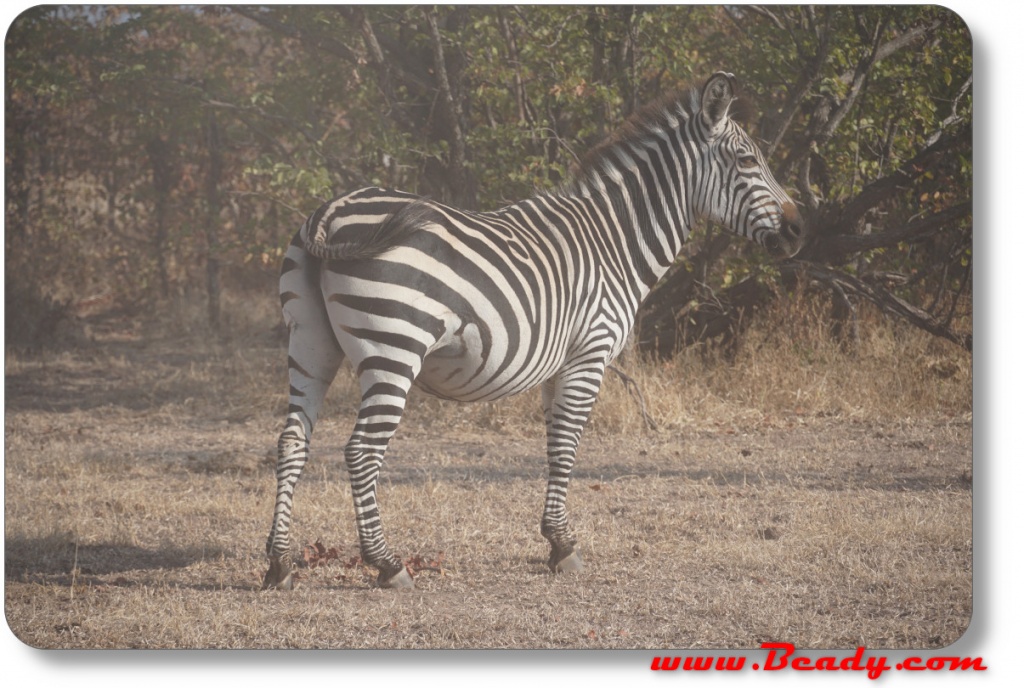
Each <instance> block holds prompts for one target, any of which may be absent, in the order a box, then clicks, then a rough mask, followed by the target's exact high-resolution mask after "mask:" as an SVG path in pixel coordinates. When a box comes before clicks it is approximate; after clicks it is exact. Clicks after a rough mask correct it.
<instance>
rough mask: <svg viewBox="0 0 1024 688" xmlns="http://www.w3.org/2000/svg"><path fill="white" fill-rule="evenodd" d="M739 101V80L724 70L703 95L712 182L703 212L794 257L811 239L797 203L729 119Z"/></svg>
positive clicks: (702, 116) (708, 182)
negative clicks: (737, 98) (808, 237)
mask: <svg viewBox="0 0 1024 688" xmlns="http://www.w3.org/2000/svg"><path fill="white" fill-rule="evenodd" d="M734 100H736V79H735V77H734V76H733V75H732V74H729V73H727V72H718V73H716V74H715V75H714V76H712V77H711V78H710V79H708V81H707V83H706V84H704V88H703V90H702V91H701V94H700V122H701V125H702V131H703V134H704V136H705V143H706V147H705V151H706V155H708V158H709V159H708V161H707V162H708V164H707V165H706V166H704V169H705V170H707V171H708V172H707V174H709V175H710V176H711V178H710V179H708V180H705V184H704V188H705V189H707V197H705V198H703V199H702V201H703V203H701V204H700V205H698V211H699V212H700V213H701V214H702V215H704V216H705V217H707V218H708V219H710V220H711V221H713V222H717V223H719V224H722V225H724V226H726V227H728V228H729V229H731V230H732V231H734V232H736V233H737V234H739V235H741V236H745V237H747V238H748V239H753V240H754V241H756V242H757V243H758V244H760V245H761V246H763V247H764V248H765V250H767V251H768V253H770V254H771V255H772V256H775V257H786V258H788V257H789V256H792V255H793V254H795V253H796V252H797V251H799V250H800V248H801V247H802V246H803V244H804V241H805V239H806V233H805V232H804V224H803V218H801V216H800V212H799V211H798V210H797V207H796V204H795V203H794V202H793V199H792V198H790V197H789V194H787V193H786V192H785V191H784V190H783V189H782V187H781V186H779V183H778V182H777V181H776V180H775V177H774V176H773V175H772V173H771V170H770V169H769V168H768V163H767V161H766V160H765V158H764V155H763V154H762V153H761V150H760V149H759V148H758V147H757V145H756V144H755V143H754V142H753V140H751V138H750V136H748V135H747V133H746V132H745V131H743V129H742V128H741V127H740V126H739V124H737V123H736V122H734V121H733V120H732V119H731V118H730V117H729V108H730V105H731V104H732V103H733V101H734Z"/></svg>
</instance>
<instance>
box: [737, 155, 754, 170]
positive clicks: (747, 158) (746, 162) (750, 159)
mask: <svg viewBox="0 0 1024 688" xmlns="http://www.w3.org/2000/svg"><path fill="white" fill-rule="evenodd" d="M739 163H740V167H757V158H756V157H754V156H753V155H741V156H740V157H739Z"/></svg>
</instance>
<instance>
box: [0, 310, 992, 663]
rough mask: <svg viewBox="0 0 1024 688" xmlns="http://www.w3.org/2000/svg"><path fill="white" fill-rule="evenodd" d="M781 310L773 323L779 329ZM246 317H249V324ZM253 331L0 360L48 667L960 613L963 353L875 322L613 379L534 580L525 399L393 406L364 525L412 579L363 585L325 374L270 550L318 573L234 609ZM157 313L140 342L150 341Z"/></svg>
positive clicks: (23, 597)
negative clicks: (551, 557)
mask: <svg viewBox="0 0 1024 688" xmlns="http://www.w3.org/2000/svg"><path fill="white" fill-rule="evenodd" d="M798 306H800V304H793V305H792V310H793V313H797V312H798V311H799V308H798ZM266 313H270V311H269V310H268V311H266ZM271 317H272V316H271V315H264V311H262V310H259V309H252V310H250V311H249V314H248V315H247V316H246V318H248V321H246V322H236V323H233V327H232V332H233V334H232V335H230V336H229V337H228V338H227V339H226V340H225V342H224V343H221V344H210V343H203V342H202V340H201V339H200V338H198V337H195V336H185V335H181V334H180V332H182V331H184V328H185V327H187V326H189V325H192V324H194V323H195V322H196V316H195V314H193V313H190V312H189V311H187V310H183V311H182V312H180V313H179V314H178V315H176V316H175V317H174V318H172V319H170V320H169V321H167V322H165V324H164V326H163V327H162V328H160V329H159V330H152V329H146V328H142V329H140V328H139V327H138V326H137V325H136V324H134V323H122V325H121V326H120V327H118V328H113V329H109V328H108V329H105V330H99V329H98V330H97V338H98V339H99V340H100V342H99V344H97V345H94V346H88V347H83V348H81V349H79V350H77V351H75V352H73V353H66V354H59V355H52V354H51V355H48V356H45V357H42V358H37V359H31V360H27V359H21V358H18V357H16V356H10V355H9V356H8V358H7V365H6V403H7V407H6V413H5V447H6V458H5V479H6V495H5V496H6V499H5V509H6V513H5V528H6V532H5V558H6V569H5V570H6V599H5V605H6V615H7V620H8V623H9V625H10V627H11V628H12V630H13V631H14V632H15V633H16V634H17V635H18V637H19V638H21V639H22V640H24V641H25V642H26V643H28V644H30V645H33V646H36V647H49V648H72V647H74V648H99V647H152V648H171V647H176V648H182V647H188V648H197V647H308V648H312V647H335V648H341V647H344V648H370V647H373V648H413V647H415V648H425V647H430V648H465V647H487V648H505V647H515V648H693V647H756V646H758V644H759V643H760V642H762V641H764V640H767V639H775V640H778V639H784V640H787V641H790V642H793V643H795V644H797V645H798V646H802V647H820V648H837V647H853V646H856V645H865V646H869V647H877V648H903V647H912V648H926V647H939V646H944V645H947V644H949V643H951V642H953V641H954V640H956V638H958V637H959V636H960V634H961V633H962V632H963V631H964V630H965V629H966V626H967V624H968V622H969V620H970V614H971V601H972V598H971V584H972V569H971V567H972V541H971V475H972V463H971V438H972V428H971V377H970V376H971V364H970V363H971V362H970V358H969V357H968V356H965V355H964V354H962V353H961V352H958V351H956V350H954V349H953V348H952V347H947V346H946V345H945V344H943V343H941V342H936V341H935V340H933V339H930V338H927V337H924V336H921V335H918V334H916V333H913V332H908V331H901V330H898V329H894V328H891V327H884V326H880V325H879V326H875V327H871V328H870V329H869V330H868V329H867V328H866V330H867V331H869V332H870V334H868V335H866V336H865V341H864V342H862V348H861V350H860V352H859V354H858V355H857V356H855V357H851V356H849V355H847V354H845V353H843V352H842V351H840V350H839V349H838V348H837V347H835V346H834V345H832V344H831V343H829V342H828V340H827V337H824V336H821V333H820V332H817V329H818V328H819V325H818V324H817V322H816V321H815V320H814V319H813V318H804V319H801V318H800V317H798V316H797V315H790V316H788V317H786V318H783V320H782V321H783V322H786V323H788V324H787V325H786V327H785V328H783V329H780V330H774V331H768V330H767V328H766V327H765V326H763V325H758V326H755V328H754V330H753V331H752V332H751V334H750V335H749V336H748V337H747V338H746V340H745V342H744V344H743V346H741V347H740V350H739V351H738V353H737V356H736V359H735V360H734V361H732V362H725V361H722V360H718V359H715V358H710V359H709V358H706V357H702V356H701V355H700V354H699V353H696V352H695V353H692V354H686V355H684V356H681V357H680V358H679V359H678V360H676V361H673V362H672V363H670V364H665V365H655V364H645V363H642V362H640V361H637V360H629V361H626V362H624V363H622V368H623V369H624V370H625V371H626V372H627V373H628V374H629V375H631V376H632V377H633V378H634V379H635V380H636V381H637V382H638V384H639V386H640V388H641V389H642V390H643V392H644V395H645V398H646V401H647V404H648V407H649V410H650V412H651V414H652V415H653V416H654V419H655V420H656V421H657V423H658V424H659V430H658V431H657V432H648V431H645V430H643V429H642V424H641V422H640V417H639V413H638V411H637V409H636V404H635V402H634V401H633V400H632V399H631V398H630V397H629V395H628V394H627V393H626V390H625V388H624V387H623V385H622V384H620V382H619V381H618V380H616V379H614V378H609V379H608V381H607V382H606V385H605V389H604V391H603V393H602V398H601V401H600V402H599V404H598V407H597V409H596V411H595V414H594V418H593V421H592V424H591V428H590V429H589V431H588V433H587V434H586V435H585V438H584V443H583V448H582V452H581V457H580V461H579V463H578V467H577V470H576V472H575V473H574V483H573V490H572V492H571V493H570V509H571V513H572V517H573V520H574V526H575V529H576V531H577V533H578V535H579V539H580V544H581V550H582V553H583V556H584V559H585V560H586V563H587V567H588V568H587V570H586V571H584V572H583V573H581V574H577V575H569V576H554V575H551V574H550V573H548V571H547V569H546V566H545V564H544V561H545V560H546V557H547V550H546V543H545V542H544V541H543V539H542V538H541V537H540V534H539V521H540V510H541V506H542V502H543V482H544V462H543V459H542V453H543V439H542V437H541V427H542V422H541V420H540V414H539V411H538V409H537V406H538V405H539V404H538V400H537V398H536V396H535V395H533V394H527V395H523V396H522V397H520V398H517V399H513V400H509V401H507V402H504V403H498V404H479V405H467V406H463V405H454V404H448V403H444V402H439V401H436V400H433V399H430V398H427V397H425V396H422V395H417V396H415V397H414V399H413V400H412V402H411V404H410V409H409V413H408V415H407V418H406V421H405V423H404V424H403V426H402V428H401V430H400V432H399V436H398V437H397V438H396V440H395V442H394V444H393V445H392V449H391V451H390V452H389V455H388V461H387V465H386V467H385V471H384V477H383V482H382V495H383V497H382V499H383V508H384V518H385V524H386V527H387V531H388V534H389V538H390V539H391V540H392V543H393V546H394V547H395V549H396V550H397V551H398V552H400V553H403V554H404V555H406V556H408V557H410V560H413V559H414V558H416V557H418V558H419V559H418V560H416V561H414V563H417V564H419V563H425V564H433V567H432V568H428V569H424V570H421V571H419V572H418V574H417V576H416V582H417V589H416V590H415V591H414V592H411V593H396V592H393V591H383V590H378V589H374V588H372V587H371V585H370V582H371V580H372V572H371V571H368V570H366V569H365V568H364V567H363V566H361V565H359V564H358V563H355V562H353V561H352V557H353V556H354V554H355V553H356V550H355V546H354V527H353V515H352V506H351V500H350V496H349V490H348V485H347V481H346V479H345V477H344V472H343V466H342V462H341V458H340V454H341V452H340V449H341V446H342V445H343V443H344V441H345V440H346V439H347V432H348V429H349V428H350V427H351V423H352V418H353V415H354V410H355V406H354V399H355V398H356V396H357V395H356V394H355V389H354V386H353V382H352V376H351V375H350V374H349V373H348V372H347V371H346V372H344V373H343V374H342V376H341V377H340V378H339V380H338V383H337V385H336V388H335V389H334V390H333V391H332V395H331V397H330V403H329V407H328V409H327V413H326V417H325V418H324V420H323V422H322V423H321V425H320V426H319V428H318V431H317V437H316V442H315V456H314V460H313V461H312V462H311V464H310V466H309V467H308V468H307V472H306V474H305V475H304V476H303V479H302V482H301V483H300V486H299V489H298V493H297V505H296V513H295V516H296V524H295V536H296V538H297V540H298V542H300V543H313V542H315V541H318V540H319V541H321V542H322V543H323V544H324V545H325V546H326V547H328V548H330V547H334V548H336V549H337V553H338V554H339V556H338V558H336V559H331V560H329V561H326V562H324V564H323V565H322V566H318V567H316V568H307V569H305V570H303V571H302V572H301V573H302V581H301V586H300V588H299V589H298V590H296V591H295V592H293V593H290V594H284V593H263V592H259V591H258V587H259V583H260V580H261V577H262V574H263V571H264V568H265V561H264V556H263V553H262V550H263V543H264V538H265V537H266V530H267V528H268V527H269V524H270V514H271V510H272V505H273V491H274V484H273V460H274V451H275V444H276V435H277V431H278V429H279V427H280V424H281V419H282V415H283V411H284V408H285V406H286V399H285V391H286V383H285V374H284V373H285V370H284V354H283V351H282V350H281V349H280V348H279V347H278V345H277V343H276V342H275V340H274V336H273V335H272V334H271V333H270V324H269V323H271V322H273V321H272V320H271ZM168 323H169V324H168Z"/></svg>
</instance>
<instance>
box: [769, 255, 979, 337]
mask: <svg viewBox="0 0 1024 688" xmlns="http://www.w3.org/2000/svg"><path fill="white" fill-rule="evenodd" d="M779 267H781V268H784V269H785V268H789V269H793V270H802V271H804V272H805V273H806V274H808V275H810V276H811V277H813V278H814V279H817V280H820V281H822V282H825V283H826V284H828V285H829V287H830V288H832V289H836V288H841V289H842V290H843V291H844V292H846V293H848V294H854V295H856V296H859V297H860V298H863V299H867V300H868V301H870V302H871V303H873V304H875V305H876V306H878V307H879V308H881V309H882V310H883V311H884V312H886V313H889V314H891V315H895V316H896V317H899V318H902V319H904V320H906V321H907V322H909V323H910V324H912V325H914V326H915V327H919V328H921V329H922V330H925V331H926V332H930V333H931V334H934V335H936V336H938V337H942V338H943V339H948V340H949V341H951V342H953V343H954V344H956V345H957V346H960V347H963V348H964V349H966V350H967V351H971V350H972V348H973V336H972V335H971V334H970V333H967V334H961V333H958V332H954V331H953V330H951V329H950V328H949V327H947V326H946V325H944V324H943V323H941V322H939V320H938V319H936V318H935V317H934V316H932V315H931V314H930V313H928V312H926V311H924V310H922V309H920V308H918V307H917V306H915V305H913V304H912V303H910V302H908V301H905V300H904V299H901V298H900V297H898V296H896V295H895V294H893V293H891V292H889V291H887V290H885V289H883V288H881V287H878V286H875V285H872V284H869V283H867V282H865V281H863V280H861V279H858V278H856V277H854V276H853V275H849V274H847V273H845V272H841V271H839V270H834V269H832V268H829V267H826V266H824V265H820V264H818V263H810V262H807V261H803V260H790V261H786V262H784V263H782V264H780V266H779Z"/></svg>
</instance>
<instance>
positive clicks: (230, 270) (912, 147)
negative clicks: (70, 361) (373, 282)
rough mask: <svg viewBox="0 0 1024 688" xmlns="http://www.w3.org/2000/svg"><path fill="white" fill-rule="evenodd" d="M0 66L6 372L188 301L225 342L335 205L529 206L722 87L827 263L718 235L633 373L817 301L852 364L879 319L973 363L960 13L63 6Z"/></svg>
mask: <svg viewBox="0 0 1024 688" xmlns="http://www.w3.org/2000/svg"><path fill="white" fill-rule="evenodd" d="M5 50H6V72H7V73H6V81H7V90H6V101H5V106H6V113H7V114H6V158H5V166H6V175H5V198H6V206H5V213H6V232H5V249H6V257H5V260H6V268H7V270H6V283H5V287H6V297H5V317H6V325H7V342H6V343H7V345H8V347H9V348H10V347H14V348H18V349H27V350H32V349H38V348H40V347H44V346H62V345H66V340H67V339H68V338H67V337H66V336H65V335H67V334H68V333H71V334H75V333H76V332H78V331H79V330H80V329H81V325H82V323H83V321H82V320H81V317H83V316H87V315H89V314H92V313H96V312H108V313H109V312H119V313H123V314H125V315H127V316H129V317H134V316H136V315H139V314H144V313H147V312H156V311H160V310H165V309H166V308H167V305H168V304H169V303H181V302H188V303H202V304H203V307H204V310H205V317H204V318H203V320H205V322H206V326H207V327H209V328H211V329H212V330H218V329H219V330H221V331H223V330H224V329H225V328H227V327H230V325H231V324H232V322H234V321H233V320H232V319H233V318H235V319H237V318H238V317H240V316H239V315H238V314H237V309H234V308H232V307H231V304H232V301H231V295H232V294H238V293H246V292H250V293H256V294H259V295H266V297H267V298H272V297H271V296H270V295H271V294H272V293H273V289H274V287H273V284H274V281H275V278H276V270H277V265H278V262H279V260H278V259H279V257H280V255H281V253H282V249H283V247H284V246H285V245H286V243H287V241H288V239H289V238H290V235H291V234H292V232H293V231H294V230H295V228H296V227H297V226H298V224H299V223H300V222H301V221H302V219H303V218H304V216H305V215H306V214H307V213H309V212H310V211H312V210H313V209H315V208H316V207H317V206H318V205H319V204H320V203H321V202H322V201H323V200H325V199H327V198H330V197H332V196H333V195H335V194H337V193H341V192H343V191H346V190H350V189H352V188H355V187H358V186H360V185H366V184H381V185H386V186H395V187H400V188H403V189H406V190H410V191H413V192H416V193H420V194H425V195H430V196H432V197H434V198H438V199H441V200H444V201H449V202H452V203H455V204H458V205H461V206H463V207H467V208H493V207H495V206H498V205H501V204H503V203H506V202H509V201H514V200H518V199H520V198H522V197H524V196H527V195H529V194H531V193H533V192H535V191H536V190H538V189H547V188H550V187H552V186H554V185H556V184H557V183H558V182H559V181H560V180H561V179H562V178H563V177H564V176H565V174H566V172H567V170H569V169H570V168H571V167H572V165H573V164H574V163H575V161H576V160H577V159H578V158H579V157H580V156H581V155H582V154H583V153H584V152H585V151H586V150H587V149H588V148H589V147H590V146H592V145H593V144H595V143H597V142H598V141H599V140H600V139H601V138H602V137H603V136H605V135H606V134H607V133H609V132H610V131H611V130H613V129H614V128H615V126H616V125H617V124H618V123H619V122H621V121H622V120H623V119H624V118H625V117H628V115H629V114H630V113H631V112H632V111H633V110H635V109H636V108H637V107H638V106H639V105H641V104H643V103H644V102H645V101H646V100H648V99H650V98H653V97H655V96H657V95H658V94H660V93H661V92H663V91H666V90H668V89H672V88H675V87H678V86H680V85H682V84H685V83H687V82H690V81H694V80H700V79H702V78H704V77H706V76H707V75H708V74H709V73H711V72H713V71H716V70H719V69H725V70H728V71H732V72H734V73H735V74H736V75H737V76H738V77H739V79H740V82H741V83H742V84H743V85H744V87H745V90H746V92H747V95H748V96H749V100H750V102H751V103H752V105H753V108H752V112H753V113H756V114H753V115H752V116H751V117H750V118H749V121H748V128H749V129H750V131H751V132H752V133H753V134H754V135H755V136H756V137H757V138H758V140H759V141H761V143H762V145H763V146H764V149H765V151H766V152H767V153H768V154H769V155H770V158H771V160H772V164H773V166H774V168H775V170H776V172H777V176H778V177H779V178H780V180H782V181H783V183H784V185H786V186H787V187H789V188H790V189H791V190H792V191H793V193H794V196H795V197H796V198H798V200H799V202H800V203H801V205H802V206H803V209H804V212H805V214H806V215H807V216H808V217H809V219H810V223H811V226H812V227H813V228H814V230H815V231H816V235H815V239H814V240H813V241H812V242H811V243H810V245H808V246H807V247H806V248H805V249H804V250H803V251H802V252H801V253H800V254H799V255H798V256H797V257H796V259H795V260H792V261H788V262H786V263H782V264H772V265H764V264H763V260H764V257H763V255H761V254H760V253H759V252H757V251H756V249H754V248H753V247H751V246H749V245H747V244H746V243H745V242H742V241H738V240H737V241H732V240H731V239H730V237H728V236H726V235H724V234H722V233H720V232H717V231H715V232H708V233H703V234H698V235H697V239H696V240H695V241H693V242H692V243H691V246H690V247H689V248H688V250H687V253H686V254H685V255H684V256H682V257H681V259H680V261H679V264H678V265H677V266H676V269H675V270H674V271H673V273H672V274H671V275H670V277H669V279H668V280H666V281H665V282H664V283H663V285H662V287H661V288H660V289H659V290H658V291H656V292H655V294H654V295H653V296H652V298H651V299H650V300H649V302H648V304H647V305H646V307H645V310H644V313H643V317H642V319H641V321H640V324H639V326H638V328H637V342H638V345H639V347H640V349H641V350H644V351H647V352H651V353H655V354H658V355H660V356H668V355H671V354H672V353H673V352H674V351H676V350H677V348H678V346H679V345H681V344H692V343H694V342H702V343H704V344H705V345H707V346H712V347H714V346H717V345H721V344H725V345H726V346H725V349H724V350H725V351H726V352H729V351H731V350H733V349H734V348H735V345H736V342H737V339H738V335H740V334H741V333H742V332H743V331H744V329H745V327H746V325H747V323H749V322H750V321H751V317H750V316H751V314H752V312H753V311H755V310H757V309H759V308H763V307H764V306H766V305H770V304H773V303H777V302H778V301H779V299H780V298H783V297H788V296H792V295H793V294H795V293H797V292H800V293H803V294H806V295H808V297H809V298H814V299H817V300H818V301H819V302H821V303H823V304H825V310H824V312H825V313H826V314H827V315H826V317H827V320H828V322H829V328H828V329H829V334H830V336H832V337H834V338H835V339H836V340H837V341H841V342H843V343H844V346H847V347H853V348H854V349H855V348H856V347H857V346H858V342H859V340H861V339H862V338H863V336H864V335H863V332H862V331H861V330H862V325H863V323H864V321H865V317H864V315H865V306H864V304H865V303H873V304H874V306H873V307H872V308H875V307H877V308H880V309H881V310H882V311H883V312H886V313H888V314H889V315H891V316H894V317H895V318H896V319H899V320H905V321H908V322H910V323H912V324H913V325H914V326H917V327H920V328H923V329H925V330H927V331H928V332H930V333H932V334H933V335H936V336H939V337H942V338H945V339H948V340H950V341H952V342H954V343H955V344H956V345H957V346H959V347H962V348H964V349H967V350H970V348H971V345H972V342H971V311H970V299H971V277H972V256H971V244H972V224H971V219H972V215H971V179H972V155H971V125H972V59H971V38H970V35H969V33H968V30H967V28H966V27H965V26H964V24H963V23H962V22H961V21H960V19H959V18H958V17H957V16H956V15H954V14H953V13H951V12H949V11H948V10H945V9H943V8H940V7H882V6H878V7H814V6H805V7H786V6H775V7H764V8H762V7H756V6H749V7H747V6H744V7H729V8H725V7H704V6H701V7H691V6H681V7H680V6H647V7H636V8H634V7H626V6H608V7H604V6H529V7H512V6H487V7H474V6H460V7H455V8H431V7H281V6H275V7H257V6H252V7H244V6H237V7H227V8H226V7H212V6H208V7H195V6H191V7H177V6H132V7H114V6H99V7H97V6H93V7H54V6H48V7H37V8H33V9H30V10H28V11H26V12H25V13H24V14H22V15H21V16H20V17H18V19H17V20H16V21H15V23H14V24H13V26H12V27H11V28H10V30H9V32H8V34H7V40H6V44H5ZM225 304H227V306H225ZM869 319H870V318H869ZM71 341H75V339H74V337H72V338H71Z"/></svg>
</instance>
